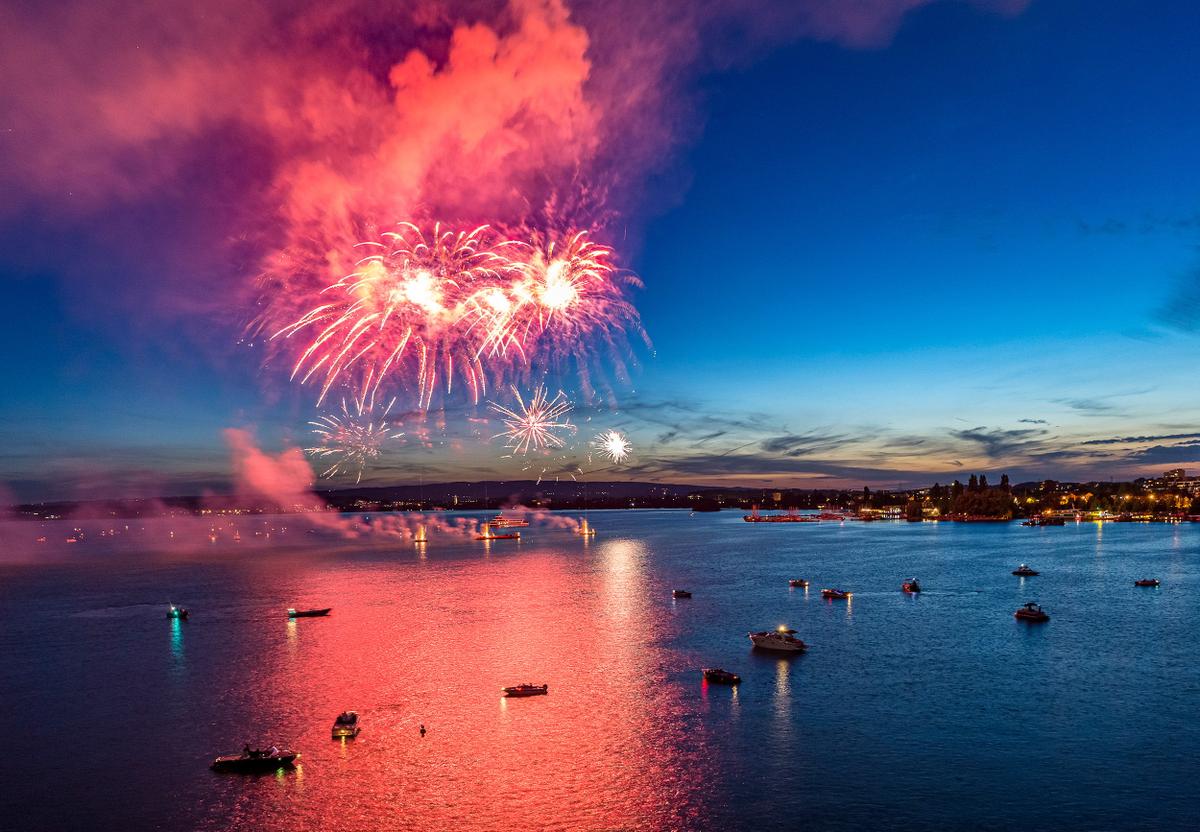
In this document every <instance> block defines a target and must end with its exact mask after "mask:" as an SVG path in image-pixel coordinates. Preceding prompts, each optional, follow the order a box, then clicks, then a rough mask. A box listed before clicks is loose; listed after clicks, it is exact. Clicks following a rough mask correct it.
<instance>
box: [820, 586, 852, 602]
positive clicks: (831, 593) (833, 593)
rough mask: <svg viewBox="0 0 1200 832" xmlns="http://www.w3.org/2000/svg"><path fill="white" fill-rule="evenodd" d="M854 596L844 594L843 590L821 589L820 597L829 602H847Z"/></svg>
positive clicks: (848, 593) (849, 593)
mask: <svg viewBox="0 0 1200 832" xmlns="http://www.w3.org/2000/svg"><path fill="white" fill-rule="evenodd" d="M852 595H854V593H853V592H846V590H844V589H822V590H821V597H822V598H825V599H827V600H830V601H847V600H849V599H850V597H851V596H852Z"/></svg>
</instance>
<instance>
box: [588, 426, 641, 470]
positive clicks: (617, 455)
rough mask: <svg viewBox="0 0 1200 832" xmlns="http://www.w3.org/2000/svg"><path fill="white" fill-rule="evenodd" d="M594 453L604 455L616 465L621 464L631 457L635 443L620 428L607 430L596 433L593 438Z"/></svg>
mask: <svg viewBox="0 0 1200 832" xmlns="http://www.w3.org/2000/svg"><path fill="white" fill-rule="evenodd" d="M591 447H592V453H594V454H596V455H597V456H602V457H604V458H605V459H607V460H608V461H609V462H611V463H613V464H614V465H620V464H621V463H622V462H624V461H625V460H626V459H628V458H629V453H630V451H632V450H633V445H632V444H630V442H629V438H628V437H626V436H625V434H623V433H621V432H620V431H619V430H606V431H603V432H601V433H599V434H597V435H596V438H595V439H593V440H592V446H591Z"/></svg>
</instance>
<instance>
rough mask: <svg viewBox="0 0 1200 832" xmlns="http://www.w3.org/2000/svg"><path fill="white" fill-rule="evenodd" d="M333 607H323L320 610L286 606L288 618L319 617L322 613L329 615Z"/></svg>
mask: <svg viewBox="0 0 1200 832" xmlns="http://www.w3.org/2000/svg"><path fill="white" fill-rule="evenodd" d="M332 609H333V607H325V609H322V610H297V609H293V608H292V607H288V618H319V617H320V616H322V615H329V612H330V611H331V610H332Z"/></svg>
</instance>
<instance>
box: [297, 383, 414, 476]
mask: <svg viewBox="0 0 1200 832" xmlns="http://www.w3.org/2000/svg"><path fill="white" fill-rule="evenodd" d="M395 401H396V400H395V399H392V401H390V402H388V404H387V407H385V408H384V409H383V412H382V413H380V415H379V418H378V419H375V418H374V416H373V413H372V410H373V408H371V407H370V406H369V405H367V404H366V403H365V402H364V401H363V400H361V399H359V400H356V401H355V403H354V409H353V410H352V409H351V408H350V407H349V406H347V404H346V400H345V399H343V400H342V408H341V410H342V412H341V414H340V415H339V414H330V415H327V416H322V417H320V418H319V419H318V420H317V421H315V422H309V424H310V425H312V427H313V433H314V434H316V435H317V436H318V437H320V444H319V445H317V446H315V447H312V448H305V449H304V450H305V451H306V452H308V453H310V454H312V456H313V457H314V458H316V459H319V460H321V464H328V465H329V467H328V468H326V469H325V470H324V471H323V472H321V476H322V477H332V476H335V475H337V474H339V473H345V472H349V471H357V474H356V476H355V479H354V482H355V484H358V483H359V482H362V475H363V469H364V468H366V466H367V463H368V462H370V461H371V460H373V459H377V458H378V457H379V454H380V452H381V451H382V449H383V445H384V443H385V442H387V441H388V440H389V439H396V438H398V437H401V436H403V435H404V434H403V433H401V432H399V431H398V430H396V429H395V428H394V427H393V426H392V425H390V424H389V423H388V421H387V416H388V414H389V413H390V412H391V409H392V405H393V404H395Z"/></svg>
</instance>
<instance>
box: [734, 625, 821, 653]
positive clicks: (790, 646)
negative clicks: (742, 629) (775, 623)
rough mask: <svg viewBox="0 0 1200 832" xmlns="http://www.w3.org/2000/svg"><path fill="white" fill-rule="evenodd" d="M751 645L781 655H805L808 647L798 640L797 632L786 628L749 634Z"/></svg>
mask: <svg viewBox="0 0 1200 832" xmlns="http://www.w3.org/2000/svg"><path fill="white" fill-rule="evenodd" d="M746 635H747V636H749V638H750V643H751V644H753V645H754V646H755V647H758V648H760V649H762V650H775V651H776V652H780V653H803V652H804V651H805V650H807V649H808V645H807V644H805V643H804V642H803V641H801V640H800V639H798V638H796V631H795V630H789V629H787V628H786V627H780V628H779V629H777V630H763V631H762V632H760V633H747V634H746Z"/></svg>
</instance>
